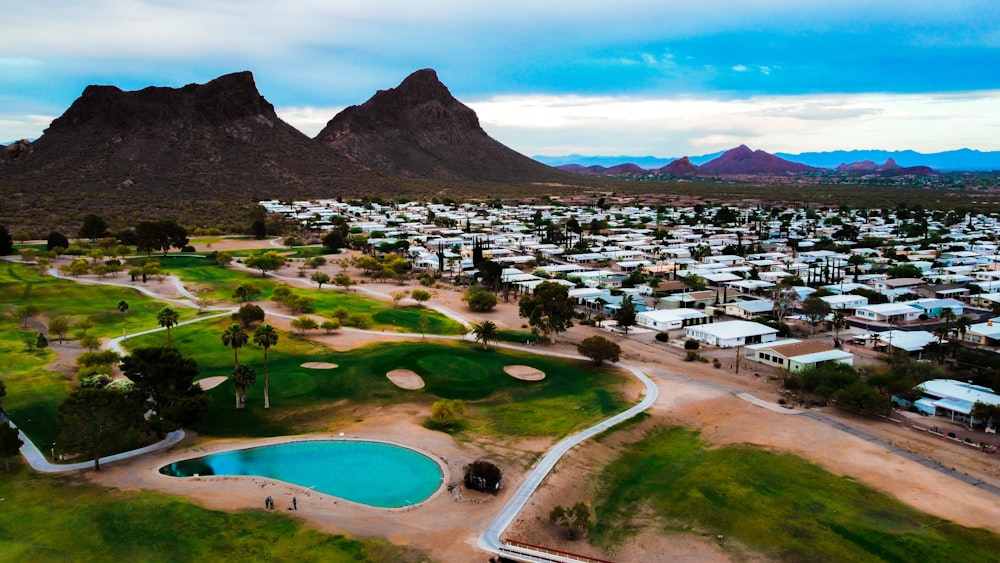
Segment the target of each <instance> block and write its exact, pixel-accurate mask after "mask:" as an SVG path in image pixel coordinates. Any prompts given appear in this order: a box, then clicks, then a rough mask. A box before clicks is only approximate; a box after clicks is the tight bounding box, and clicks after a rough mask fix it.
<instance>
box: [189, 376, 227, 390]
mask: <svg viewBox="0 0 1000 563" xmlns="http://www.w3.org/2000/svg"><path fill="white" fill-rule="evenodd" d="M227 379H229V377H228V376H225V375H216V376H215V377H206V378H204V379H199V380H198V381H195V384H197V385H198V387H201V390H202V391H208V390H209V389H215V388H216V387H218V386H219V385H222V383H223V382H224V381H225V380H227Z"/></svg>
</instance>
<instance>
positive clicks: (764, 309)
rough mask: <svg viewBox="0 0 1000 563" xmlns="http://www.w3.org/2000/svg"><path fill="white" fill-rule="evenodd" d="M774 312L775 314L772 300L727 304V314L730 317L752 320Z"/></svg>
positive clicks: (742, 301)
mask: <svg viewBox="0 0 1000 563" xmlns="http://www.w3.org/2000/svg"><path fill="white" fill-rule="evenodd" d="M772 312H774V301H771V300H770V299H745V300H741V301H733V302H732V303H726V314H727V315H729V316H730V317H738V318H741V319H746V320H750V319H753V318H755V317H759V316H761V315H769V314H771V313H772Z"/></svg>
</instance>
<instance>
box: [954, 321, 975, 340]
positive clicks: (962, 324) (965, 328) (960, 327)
mask: <svg viewBox="0 0 1000 563" xmlns="http://www.w3.org/2000/svg"><path fill="white" fill-rule="evenodd" d="M971 327H972V317H970V316H968V315H962V316H961V317H958V318H957V319H955V332H957V333H958V337H959V339H961V340H965V333H967V332H969V329H970V328H971Z"/></svg>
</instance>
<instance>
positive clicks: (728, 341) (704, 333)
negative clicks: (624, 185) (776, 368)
mask: <svg viewBox="0 0 1000 563" xmlns="http://www.w3.org/2000/svg"><path fill="white" fill-rule="evenodd" d="M684 330H685V332H686V333H687V337H688V338H691V339H694V340H697V341H699V342H703V343H705V344H709V345H711V346H718V347H719V348H732V347H735V346H744V345H747V344H758V343H760V342H773V341H774V340H775V337H776V335H777V334H778V329H775V328H771V327H769V326H766V325H762V324H760V323H755V322H752V321H726V322H721V323H711V324H707V325H698V326H689V327H687V328H685V329H684Z"/></svg>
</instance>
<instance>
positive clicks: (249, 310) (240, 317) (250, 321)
mask: <svg viewBox="0 0 1000 563" xmlns="http://www.w3.org/2000/svg"><path fill="white" fill-rule="evenodd" d="M232 318H233V321H235V322H238V323H240V326H242V327H243V328H244V329H246V330H249V329H250V328H252V327H253V326H254V325H256V324H257V323H260V322H263V321H264V309H261V308H260V307H258V306H256V305H254V304H253V303H244V304H243V305H240V308H239V310H238V311H236V312H235V313H233V316H232Z"/></svg>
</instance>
